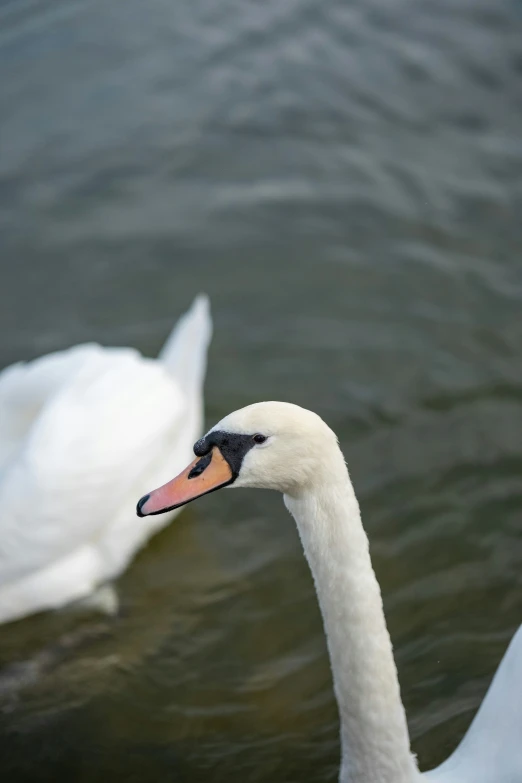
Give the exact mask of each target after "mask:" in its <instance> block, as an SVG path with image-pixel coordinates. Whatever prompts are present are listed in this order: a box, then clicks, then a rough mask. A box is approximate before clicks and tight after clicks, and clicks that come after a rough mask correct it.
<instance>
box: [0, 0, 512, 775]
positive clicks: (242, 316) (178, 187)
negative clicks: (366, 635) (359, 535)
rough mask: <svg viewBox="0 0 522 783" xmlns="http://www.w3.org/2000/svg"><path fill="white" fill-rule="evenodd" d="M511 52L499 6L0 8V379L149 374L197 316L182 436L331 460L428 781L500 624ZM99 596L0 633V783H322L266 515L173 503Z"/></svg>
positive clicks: (154, 2) (256, 498) (326, 757)
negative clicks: (263, 426) (173, 333)
mask: <svg viewBox="0 0 522 783" xmlns="http://www.w3.org/2000/svg"><path fill="white" fill-rule="evenodd" d="M521 42H522V8H521V6H520V3H517V2H514V1H508V0H460V1H459V2H453V1H452V0H425V2H423V3H418V2H411V1H410V2H408V1H407V0H398V2H396V3H394V4H393V8H392V7H391V6H390V4H389V3H388V2H384V0H382V2H373V1H369V0H364V2H363V1H362V0H361V2H353V1H352V2H346V0H344V1H343V2H341V1H340V0H339V1H338V0H326V1H325V2H322V3H320V2H318V0H315V1H314V2H311V1H309V0H289V1H288V2H285V3H284V4H283V3H280V2H275V0H269V2H265V3H263V4H261V3H258V2H247V1H246V0H244V1H243V2H238V0H225V1H224V2H221V3H213V2H211V0H197V2H191V3H181V2H175V0H170V1H169V2H167V0H148V2H147V3H143V2H138V0H92V1H91V2H88V3H86V2H85V3H81V2H74V0H69V2H67V3H65V2H63V1H62V0H54V1H53V2H43V0H27V1H26V2H24V1H23V0H11V2H6V1H5V0H4V2H2V3H0V75H1V78H0V117H1V122H0V229H1V230H0V264H1V270H2V285H1V286H0V325H1V328H0V363H1V364H2V365H5V364H8V363H10V362H12V361H14V360H17V359H20V358H30V357H33V356H36V355H39V354H41V353H44V352H47V351H50V350H53V349H57V348H62V347H65V346H68V345H70V344H73V343H77V342H81V341H85V340H92V339H96V340H99V341H101V342H103V343H106V344H130V345H135V346H136V347H138V348H140V349H142V350H143V351H145V352H147V353H149V354H154V353H155V352H156V351H157V350H158V348H159V347H160V345H161V343H162V340H163V339H164V337H165V336H166V334H167V333H168V331H169V328H170V326H171V324H172V322H173V321H174V320H175V319H176V318H177V316H178V314H179V313H180V312H181V311H182V310H183V309H184V308H185V307H186V306H187V305H188V303H189V301H190V300H191V298H192V297H193V295H194V294H195V293H197V292H198V291H200V290H205V291H207V292H208V293H209V294H210V296H211V300H212V305H213V313H214V319H215V339H214V342H213V345H212V350H211V354H210V365H209V373H208V382H207V417H208V422H209V424H211V423H213V422H214V421H216V420H217V419H218V418H220V417H221V416H222V415H224V414H226V413H227V412H229V411H230V410H232V409H234V408H237V407H239V406H242V405H245V404H247V403H250V402H253V401H255V400H259V399H266V398H268V399H287V400H291V401H294V402H297V403H300V404H302V405H305V406H307V407H310V408H313V409H314V410H316V411H317V412H319V413H320V414H321V415H323V416H324V417H325V418H326V419H327V421H328V422H329V424H330V425H331V426H332V427H333V428H334V429H335V430H336V431H337V432H338V434H339V436H340V439H341V442H342V445H343V448H344V451H345V454H346V456H347V459H348V461H349V464H350V470H351V473H352V478H353V480H354V484H355V486H356V490H357V493H358V496H359V498H360V501H361V506H362V511H363V518H364V521H365V524H366V528H367V530H368V533H369V536H370V539H371V545H372V554H373V558H374V565H375V569H376V571H377V575H378V577H379V580H380V582H381V585H382V589H383V594H384V598H385V606H386V611H387V618H388V622H389V627H390V631H391V634H392V638H393V641H394V645H395V651H396V658H397V663H398V667H399V672H400V678H401V684H402V691H403V697H404V701H405V703H406V706H407V710H408V716H409V721H410V728H411V734H412V739H413V747H414V750H415V751H416V752H417V753H418V755H419V759H420V762H421V766H422V767H423V768H426V767H427V766H429V765H431V764H435V763H437V762H438V761H440V760H441V759H443V758H444V757H445V756H446V755H447V754H448V752H449V751H450V750H451V749H452V748H453V747H454V746H455V744H456V743H457V741H458V739H459V738H460V736H461V735H462V733H463V732H464V731H465V729H466V727H467V725H468V724H469V721H470V719H471V717H472V716H473V714H474V711H475V710H476V708H477V706H478V704H479V703H480V700H481V698H482V696H483V694H484V692H485V689H486V688H487V686H488V684H489V682H490V679H491V676H492V674H493V672H494V670H495V668H496V666H497V665H498V662H499V660H500V658H501V655H502V653H503V652H504V649H505V647H506V645H507V642H508V640H509V639H510V637H511V635H512V634H513V632H514V630H515V628H516V627H517V626H518V625H519V624H520V622H521V621H522V543H521V535H522V317H521V313H522V267H521V260H520V259H521V250H522V220H521V219H520V215H521V214H522V141H521V139H522V43H521ZM118 592H119V594H120V598H121V602H122V608H121V612H120V615H119V616H118V617H117V618H116V619H115V620H112V621H108V620H104V619H100V618H96V617H92V618H89V617H82V618H78V617H76V616H75V615H73V614H71V613H69V612H63V613H59V614H55V615H44V616H39V617H34V618H30V619H27V620H24V621H22V622H20V623H16V624H12V625H9V626H4V627H2V628H0V663H1V664H2V666H6V665H7V664H13V663H15V662H20V661H22V662H23V661H25V662H26V664H25V665H24V666H22V668H21V669H19V670H18V672H17V673H16V676H14V675H13V677H14V681H16V682H18V686H17V687H13V688H10V689H8V693H7V694H4V696H3V700H2V708H1V710H0V763H1V769H2V773H3V775H4V776H5V777H6V779H9V780H10V781H11V783H22V782H25V781H30V782H31V783H32V781H34V782H35V783H40V782H41V781H42V782H43V781H53V782H54V781H57V780H62V779H63V780H67V781H78V782H79V783H92V782H93V781H101V780H111V781H112V783H119V781H122V782H123V781H125V782H126V783H127V782H128V781H139V783H148V782H149V781H150V783H157V782H158V781H167V780H168V781H190V782H191V783H192V781H211V782H212V783H218V781H227V783H229V782H230V781H238V783H240V782H241V783H245V781H248V782H249V783H254V782H255V781H268V780H269V781H271V783H283V781H285V782H287V783H290V781H291V782H292V783H293V782H294V781H295V782H296V783H297V781H301V780H307V781H309V782H310V781H317V782H319V781H328V780H331V781H333V780H335V777H336V769H337V763H338V744H337V716H336V710H335V704H334V701H333V697H332V689H331V681H330V674H329V667H328V661H327V657H326V650H325V643H324V639H323V635H322V628H321V621H320V617H319V612H318V609H317V606H316V601H315V595H314V592H313V587H312V583H311V579H310V575H309V573H308V570H307V567H306V564H305V562H304V561H303V558H302V554H301V551H300V546H299V543H298V539H297V533H296V531H295V529H294V526H293V523H292V521H291V519H290V518H289V517H288V515H287V513H286V512H285V510H284V508H283V505H282V502H281V500H280V498H278V497H275V496H272V495H270V494H269V493H255V492H247V491H245V490H244V491H241V492H240V491H238V492H224V493H217V494H214V495H211V496H209V497H208V498H205V499H203V500H202V501H201V502H199V503H198V504H196V505H193V506H191V507H189V508H188V509H187V510H186V511H185V512H184V513H183V515H182V516H181V517H180V518H179V520H178V521H176V522H175V523H174V524H173V525H172V527H171V528H170V529H168V530H167V531H165V532H164V533H162V534H161V535H159V536H158V537H157V538H156V539H154V541H153V542H152V543H151V545H150V546H149V547H148V548H147V549H146V550H145V551H144V552H142V553H141V554H140V556H139V557H138V558H137V560H136V561H135V562H134V563H133V564H132V566H131V567H130V568H129V570H128V571H127V573H126V574H125V576H124V577H123V578H122V579H121V580H120V582H119V583H118ZM78 631H80V632H81V633H85V635H86V637H87V636H89V638H86V639H85V641H84V643H82V644H80V645H78V644H77V643H75V642H73V641H71V643H70V646H69V648H68V647H67V639H69V640H72V639H74V638H77V637H75V636H74V635H75V634H77V633H78ZM66 634H73V636H66ZM56 639H62V640H63V639H65V640H66V641H65V642H63V641H62V643H61V646H58V647H56V646H54V647H53V642H55V640H56ZM42 651H43V652H42ZM27 662H32V663H27ZM9 671H11V672H12V669H10V670H9ZM20 680H23V681H24V682H25V683H26V685H25V687H20V686H19V682H20Z"/></svg>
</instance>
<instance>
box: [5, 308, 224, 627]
mask: <svg viewBox="0 0 522 783" xmlns="http://www.w3.org/2000/svg"><path fill="white" fill-rule="evenodd" d="M211 332H212V325H211V318H210V311H209V303H208V300H207V298H206V297H205V296H200V297H198V298H197V299H196V300H195V302H194V304H193V305H192V308H191V309H190V310H189V312H188V313H187V314H186V315H184V316H183V317H182V318H181V320H180V321H179V323H178V324H177V325H176V327H175V328H174V330H173V332H172V334H171V335H170V337H169V338H168V340H167V342H166V344H165V346H164V347H163V349H162V351H161V353H160V355H159V357H158V358H157V359H146V358H144V357H143V356H141V354H140V353H138V352H137V351H135V350H133V349H131V348H103V347H100V346H99V345H95V344H86V345H79V346H76V347H74V348H71V349H69V350H65V351H61V352H58V353H53V354H49V355H48V356H44V357H42V358H39V359H36V360H34V361H32V362H29V363H27V364H23V363H19V364H15V365H12V366H11V367H8V368H6V369H5V370H4V371H3V372H2V373H0V622H6V621H9V620H14V619H17V618H20V617H23V616H24V615H28V614H31V613H33V612H37V611H40V610H44V609H52V608H57V607H61V606H63V605H65V604H68V603H70V602H72V601H75V600H78V599H84V598H86V597H88V596H90V595H92V594H93V593H94V591H95V590H96V588H97V587H98V586H99V585H101V584H102V583H104V582H106V581H107V580H111V579H113V578H114V577H116V576H118V574H120V573H121V572H122V571H123V570H124V569H125V567H126V566H127V565H128V563H129V561H130V560H131V558H132V556H133V555H134V553H135V552H136V550H138V549H139V548H140V547H141V546H142V545H143V544H144V543H145V542H146V541H147V539H148V538H149V537H150V536H151V535H152V534H153V533H154V532H155V531H156V530H158V529H159V528H161V527H163V526H164V525H165V524H166V523H167V522H168V521H170V519H171V518H172V516H173V514H172V515H170V517H167V518H166V519H160V518H158V517H154V518H152V519H153V520H154V521H153V522H152V524H149V525H145V526H143V525H140V524H139V523H138V522H137V520H136V516H135V510H134V509H135V495H136V488H137V487H142V488H143V491H145V490H146V489H147V487H148V486H150V484H151V482H152V483H156V482H157V481H160V482H161V481H162V480H163V479H166V478H167V477H168V476H169V475H172V471H174V472H176V471H177V470H179V469H180V468H181V467H182V466H183V465H184V463H185V462H186V461H187V459H188V457H189V456H190V454H191V451H192V449H191V447H192V444H193V443H194V440H195V439H196V438H198V437H199V435H200V430H201V426H202V418H203V382H204V376H205V369H206V359H207V346H208V343H209V341H210V338H211ZM138 491H139V490H138ZM174 513H176V512H174Z"/></svg>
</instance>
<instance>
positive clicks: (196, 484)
mask: <svg viewBox="0 0 522 783" xmlns="http://www.w3.org/2000/svg"><path fill="white" fill-rule="evenodd" d="M233 478H234V476H233V473H232V469H231V467H230V465H229V464H228V462H227V461H226V459H225V458H224V457H223V455H222V454H221V452H220V450H219V449H218V447H217V446H214V448H213V449H212V451H210V452H209V453H208V454H206V455H205V456H204V457H198V458H197V459H195V460H194V462H191V463H190V465H189V466H188V468H185V470H184V471H183V472H182V473H180V474H179V476H176V478H174V479H172V481H169V482H168V484H164V485H163V486H162V487H159V489H155V490H153V491H152V492H150V493H149V494H148V495H144V496H143V497H142V498H141V500H139V501H138V505H137V507H136V513H137V514H138V516H139V517H147V516H149V515H150V514H163V513H164V512H165V511H172V509H174V508H178V507H179V506H184V505H185V503H190V501H191V500H195V499H196V498H199V497H201V495H206V494H208V493H209V492H214V490H216V489H219V488H220V487H224V486H226V485H227V484H230V483H231V482H232V481H233Z"/></svg>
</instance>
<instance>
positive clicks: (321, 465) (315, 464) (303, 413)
mask: <svg viewBox="0 0 522 783" xmlns="http://www.w3.org/2000/svg"><path fill="white" fill-rule="evenodd" d="M194 454H195V455H196V459H195V460H194V461H193V462H191V464H190V465H188V467H187V468H186V469H185V470H184V471H183V472H182V473H180V474H179V476H176V478H174V479H173V480H172V481H169V482H168V484H165V485H164V486H163V487H160V488H159V489H156V490H153V491H152V492H150V493H149V494H148V495H145V496H144V497H142V498H141V500H140V501H139V502H138V506H137V513H138V516H148V515H149V514H161V513H163V512H165V511H170V510H172V509H174V508H178V507H179V506H183V505H185V504H186V503H189V502H190V501H191V500H195V499H196V498H198V497H201V496H202V495H206V494H208V493H209V492H214V491H215V490H217V489H221V488H222V487H258V488H262V489H275V490H278V491H279V492H283V493H285V494H287V495H293V496H297V495H299V494H300V492H302V491H304V490H306V489H307V488H309V487H312V486H314V485H316V484H317V482H327V481H328V477H329V475H331V473H332V472H335V471H337V470H338V468H339V460H341V462H342V465H343V467H344V460H343V459H342V455H341V452H340V450H339V447H338V444H337V438H336V436H335V434H334V433H333V432H332V430H331V429H330V428H329V427H328V426H327V424H325V422H324V421H323V420H322V419H321V418H320V417H319V416H318V415H317V414H316V413H312V412H311V411H308V410H305V409H304V408H300V407H299V406H298V405H292V404H291V403H286V402H259V403H256V404H254V405H249V406H248V407H246V408H241V410H238V411H235V412H234V413H231V414H229V415H228V416H226V417H225V418H224V419H222V420H221V421H220V422H219V423H218V424H216V425H215V426H214V427H212V429H211V430H209V432H207V434H206V435H204V436H203V437H202V438H201V439H200V440H198V441H197V443H196V444H195V445H194Z"/></svg>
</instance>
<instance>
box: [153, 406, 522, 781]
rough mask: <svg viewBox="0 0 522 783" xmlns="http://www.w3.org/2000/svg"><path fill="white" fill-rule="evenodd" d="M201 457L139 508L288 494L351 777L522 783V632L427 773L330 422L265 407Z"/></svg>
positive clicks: (243, 413) (216, 431)
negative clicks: (233, 492)
mask: <svg viewBox="0 0 522 783" xmlns="http://www.w3.org/2000/svg"><path fill="white" fill-rule="evenodd" d="M194 452H195V454H196V455H197V458H196V460H194V461H193V462H192V463H191V464H190V465H189V466H188V468H187V469H186V470H184V471H183V472H182V473H180V475H179V476H177V477H176V478H175V479H173V480H172V481H169V482H168V483H167V484H165V485H164V486H162V487H160V488H159V489H156V490H154V491H152V492H149V493H148V494H147V495H144V496H143V497H142V498H141V500H140V501H139V503H138V515H139V516H142V517H146V518H147V519H149V518H150V517H149V516H148V515H149V514H153V515H155V514H161V513H162V512H163V511H164V510H167V509H172V508H174V507H178V508H179V507H180V506H181V505H183V504H185V503H188V502H190V501H191V500H194V499H195V498H197V497H200V496H201V495H204V494H206V493H207V492H212V491H214V490H215V489H219V488H220V487H225V486H231V487H260V488H266V489H272V490H276V491H279V492H282V493H284V501H285V505H286V507H287V508H288V510H289V511H290V513H291V514H292V515H293V517H294V518H295V521H296V523H297V528H298V531H299V535H300V537H301V542H302V544H303V548H304V552H305V555H306V557H307V560H308V563H309V565H310V569H311V571H312V575H313V577H314V582H315V588H316V591H317V596H318V599H319V605H320V608H321V611H322V614H323V620H324V628H325V632H326V638H327V642H328V648H329V652H330V659H331V663H332V672H333V679H334V687H335V694H336V697H337V703H338V706H339V715H340V722H341V749H342V763H341V771H340V778H339V779H340V781H341V783H421V781H426V783H521V782H522V628H520V629H519V630H518V631H517V633H516V634H515V636H514V638H513V640H512V641H511V644H510V646H509V648H508V651H507V652H506V654H505V655H504V658H503V660H502V662H501V664H500V666H499V668H498V670H497V673H496V675H495V677H494V679H493V682H492V684H491V686H490V688H489V691H488V693H487V694H486V697H485V699H484V701H483V702H482V705H481V707H480V709H479V711H478V713H477V715H476V716H475V719H474V720H473V723H472V724H471V726H470V728H469V730H468V732H467V734H466V736H465V737H464V739H463V740H462V742H461V743H460V745H459V746H458V748H457V749H456V751H455V752H454V753H453V754H452V755H451V756H450V757H449V759H448V760H447V761H445V762H444V764H442V765H441V766H440V767H438V768H437V769H435V770H432V771H431V772H426V773H424V774H421V773H420V772H419V770H418V768H417V763H416V760H415V757H414V756H413V755H412V753H411V750H410V738H409V734H408V726H407V723H406V715H405V712H404V707H403V705H402V701H401V695H400V690H399V681H398V678H397V669H396V667H395V661H394V659H393V651H392V646H391V642H390V637H389V634H388V630H387V628H386V620H385V617H384V612H383V606H382V599H381V591H380V589H379V584H378V582H377V578H376V576H375V573H374V571H373V568H372V563H371V560H370V553H369V548H368V538H367V537H366V533H365V531H364V528H363V526H362V523H361V515H360V512H359V505H358V503H357V499H356V497H355V492H354V489H353V486H352V483H351V481H350V477H349V475H348V471H347V469H346V465H345V462H344V458H343V455H342V453H341V450H340V449H339V446H338V443H337V438H336V437H335V434H334V433H333V432H332V430H331V429H330V428H329V427H328V426H327V425H326V424H325V423H324V422H323V421H322V419H320V418H319V416H317V415H316V414H315V413H311V412H310V411H307V410H304V409H303V408H299V407H298V406H297V405H290V404H288V403H281V402H261V403H258V404H257V405H250V406H249V407H247V408H243V409H242V410H239V411H236V412H235V413H231V414H230V415H229V416H227V417H226V418H224V419H223V420H222V421H220V422H219V424H216V426H215V427H213V428H212V429H211V430H210V432H208V433H207V435H206V436H205V437H204V438H201V440H200V441H198V442H197V443H196V445H195V446H194Z"/></svg>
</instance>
